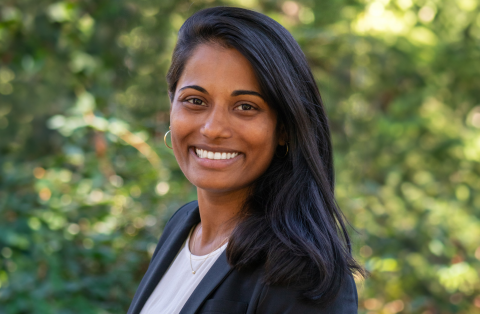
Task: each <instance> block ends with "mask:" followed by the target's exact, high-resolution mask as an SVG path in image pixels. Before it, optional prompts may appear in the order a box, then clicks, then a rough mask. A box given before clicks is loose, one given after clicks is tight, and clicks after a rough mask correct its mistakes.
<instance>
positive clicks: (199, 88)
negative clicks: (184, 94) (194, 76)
mask: <svg viewBox="0 0 480 314" xmlns="http://www.w3.org/2000/svg"><path fill="white" fill-rule="evenodd" d="M187 88H192V89H195V90H198V91H199V92H202V93H204V94H207V95H208V92H207V90H206V89H205V88H203V87H201V86H198V85H187V86H183V87H182V88H180V89H179V90H178V91H179V92H180V91H182V90H184V89H187Z"/></svg>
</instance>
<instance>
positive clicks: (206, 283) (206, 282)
mask: <svg viewBox="0 0 480 314" xmlns="http://www.w3.org/2000/svg"><path fill="white" fill-rule="evenodd" d="M232 270H233V269H232V268H231V267H230V265H229V264H228V262H227V254H226V253H225V251H223V252H222V254H220V256H219V257H218V259H217V260H216V261H215V263H214V264H213V265H212V267H211V268H210V270H209V271H208V273H207V274H206V275H205V277H203V279H202V281H200V283H199V284H198V286H197V288H195V290H194V291H193V293H192V295H191V296H190V298H189V299H188V300H187V303H185V305H184V306H183V308H182V310H181V311H180V314H193V313H196V312H197V311H198V310H199V309H200V307H201V306H202V305H203V303H204V302H205V301H206V299H207V298H208V296H209V295H210V294H211V293H212V292H213V291H214V290H215V289H216V288H217V287H218V286H219V285H220V284H221V283H222V282H223V280H224V279H225V278H226V277H227V275H228V274H230V273H231V272H232Z"/></svg>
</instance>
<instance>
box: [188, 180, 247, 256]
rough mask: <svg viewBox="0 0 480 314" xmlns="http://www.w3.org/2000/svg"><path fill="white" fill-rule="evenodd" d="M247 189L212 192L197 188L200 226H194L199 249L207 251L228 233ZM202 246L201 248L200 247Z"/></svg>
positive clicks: (233, 226) (233, 224)
mask: <svg viewBox="0 0 480 314" xmlns="http://www.w3.org/2000/svg"><path fill="white" fill-rule="evenodd" d="M247 192H248V191H247V189H243V190H239V191H234V192H228V193H227V192H225V193H214V192H211V191H206V190H202V189H200V188H197V194H198V208H199V211H200V219H201V222H200V225H199V226H200V228H198V227H197V228H196V229H197V230H196V232H195V234H196V244H195V246H197V243H198V248H199V251H200V252H202V251H208V249H210V248H211V247H213V246H216V245H218V244H219V243H220V242H221V241H222V240H224V239H225V238H226V237H228V236H229V235H230V233H231V232H232V230H233V228H235V225H236V217H237V215H238V213H239V211H240V210H241V208H242V206H243V202H244V201H245V197H246V196H247ZM202 248H203V249H202Z"/></svg>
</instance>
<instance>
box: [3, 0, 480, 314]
mask: <svg viewBox="0 0 480 314" xmlns="http://www.w3.org/2000/svg"><path fill="white" fill-rule="evenodd" d="M225 4H226V5H237V6H238V5H239V6H246V7H249V8H253V9H256V10H259V11H261V12H264V13H266V14H268V15H269V16H271V17H273V18H274V19H276V20H277V21H279V22H280V23H282V24H283V25H284V26H286V27H287V28H288V29H289V30H290V31H291V32H292V33H293V34H294V36H295V38H296V39H297V40H298V42H299V43H300V44H301V46H302V48H303V49H304V51H305V54H306V55H307V58H308V59H309V62H310V64H311V65H312V69H313V72H314V74H315V77H316V78H317V80H318V83H319V87H320V90H321V92H322V95H323V98H324V100H325V102H326V106H327V110H328V113H329V117H330V122H331V126H332V130H333V142H334V145H335V149H336V150H335V157H336V173H337V198H338V201H339V203H340V205H341V207H342V208H343V210H344V211H345V213H346V215H347V217H348V218H349V219H350V221H351V222H352V225H353V226H354V227H355V228H356V229H357V231H358V234H353V235H354V238H355V245H354V252H355V255H356V256H358V258H359V260H360V261H361V262H362V263H363V264H364V265H365V266H366V268H367V269H368V270H369V271H370V272H371V276H370V278H369V279H367V280H366V281H364V282H359V294H360V311H361V313H367V311H368V313H369V314H374V313H378V314H380V313H382V314H389V313H423V314H434V313H480V280H479V279H478V278H479V276H478V273H479V270H480V262H479V260H480V246H479V244H480V242H479V241H478V239H479V238H480V221H479V218H478V217H479V214H480V165H479V161H480V93H479V92H478V90H479V88H480V62H479V61H478V60H480V46H479V43H480V14H479V10H480V7H479V5H478V3H477V2H476V1H473V0H461V1H460V0H459V1H454V0H443V1H440V0H414V1H412V0H392V1H389V0H379V1H357V0H348V1H347V0H335V1H328V2H327V1H313V0H304V1H299V2H293V1H286V2H277V1H272V0H249V1H238V2H235V1H233V0H230V1H224V2H219V1H195V2H188V1H151V0H142V1H126V0H117V1H103V0H99V1H91V0H90V1H89V0H87V1H73V0H72V1H60V2H53V1H45V0H42V1H32V0H21V1H9V0H7V1H3V2H2V4H0V313H2V314H3V313H5V314H6V313H9V314H10V313H122V312H126V309H127V308H128V305H129V303H130V300H131V298H132V296H133V294H134V292H135V289H136V287H137V285H138V283H139V281H140V279H141V277H142V275H143V273H144V272H145V270H146V268H147V266H148V262H149V258H150V255H151V254H152V252H153V249H154V247H155V244H156V241H157V239H158V237H159V236H160V234H161V230H162V227H163V225H164V223H165V221H166V220H167V219H168V217H169V216H170V215H171V214H172V213H173V211H174V210H176V209H177V208H178V206H179V205H180V204H182V203H185V202H187V201H189V200H191V199H194V198H195V189H194V187H192V186H191V185H190V184H189V183H188V181H186V180H185V178H184V177H183V175H182V173H181V171H180V170H179V168H178V166H177V164H176V162H175V159H174V157H173V154H172V152H171V151H170V150H169V149H167V148H166V147H165V146H164V145H163V134H164V132H165V131H166V130H167V129H168V119H169V116H168V109H169V102H168V97H167V91H166V83H165V79H164V76H165V73H166V70H167V68H168V65H169V60H170V55H171V51H172V49H173V46H174V44H175V39H176V32H177V30H178V28H179V27H180V25H181V24H182V23H183V21H184V20H185V18H187V17H188V16H189V15H191V14H192V13H193V12H195V11H197V10H198V9H200V8H203V7H208V6H214V5H225Z"/></svg>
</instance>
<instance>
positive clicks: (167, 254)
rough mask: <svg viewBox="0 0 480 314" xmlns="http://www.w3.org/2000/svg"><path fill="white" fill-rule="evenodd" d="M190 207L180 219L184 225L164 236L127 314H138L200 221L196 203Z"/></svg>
mask: <svg viewBox="0 0 480 314" xmlns="http://www.w3.org/2000/svg"><path fill="white" fill-rule="evenodd" d="M190 206H192V208H191V209H190V210H188V211H186V212H185V213H184V215H185V218H183V219H180V221H182V222H184V223H182V224H179V225H178V226H175V228H173V230H172V232H171V233H170V234H169V235H167V234H165V236H168V238H167V239H166V240H165V242H164V244H163V245H162V247H161V249H160V250H159V251H158V253H157V255H156V256H155V259H154V260H152V262H151V263H150V266H149V267H148V270H147V272H146V274H145V276H143V279H142V281H141V282H140V285H139V287H138V289H137V292H136V293H135V296H134V298H133V301H132V304H131V305H130V308H129V310H128V314H138V313H140V311H141V310H142V308H143V306H144V305H145V302H147V300H148V298H149V297H150V295H151V294H152V292H153V290H155V288H156V287H157V284H158V283H159V282H160V279H162V277H163V275H164V274H165V272H166V271H167V269H168V267H169V266H170V264H171V263H172V261H173V259H174V258H175V256H176V255H177V253H178V251H180V248H181V246H182V244H183V243H184V241H185V239H186V238H187V237H188V233H189V232H190V229H191V228H192V227H193V225H194V224H196V223H198V222H199V221H200V214H199V211H198V205H197V202H194V203H192V205H190ZM162 236H163V235H162Z"/></svg>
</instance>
